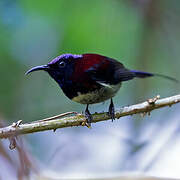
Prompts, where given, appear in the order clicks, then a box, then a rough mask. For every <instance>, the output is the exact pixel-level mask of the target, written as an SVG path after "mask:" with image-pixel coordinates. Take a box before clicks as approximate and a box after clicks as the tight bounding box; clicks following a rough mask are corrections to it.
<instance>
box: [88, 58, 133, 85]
mask: <svg viewBox="0 0 180 180" xmlns="http://www.w3.org/2000/svg"><path fill="white" fill-rule="evenodd" d="M86 73H88V75H89V77H90V78H91V79H92V80H94V81H97V82H101V83H106V84H118V83H120V82H122V81H127V80H130V79H133V78H134V77H135V73H134V72H131V71H130V70H128V69H126V68H125V67H124V65H123V64H122V63H120V62H118V61H116V60H114V59H112V58H107V57H106V58H105V59H104V60H102V61H101V62H100V63H98V64H95V65H94V66H92V67H90V68H89V69H87V70H86Z"/></svg>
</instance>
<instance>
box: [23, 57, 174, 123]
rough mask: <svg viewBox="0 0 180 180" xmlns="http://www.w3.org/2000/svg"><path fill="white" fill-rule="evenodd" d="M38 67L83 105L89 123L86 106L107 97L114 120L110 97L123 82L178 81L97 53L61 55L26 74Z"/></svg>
mask: <svg viewBox="0 0 180 180" xmlns="http://www.w3.org/2000/svg"><path fill="white" fill-rule="evenodd" d="M38 70H44V71H46V72H48V73H49V75H50V76H51V77H52V78H53V79H54V80H55V81H56V82H57V83H58V84H59V86H60V87H61V89H62V90H63V92H64V94H65V95H66V96H67V97H68V98H69V99H71V100H73V101H75V102H78V103H81V104H86V110H85V116H86V119H87V123H88V124H90V123H91V121H92V116H91V114H90V112H89V110H88V105H89V104H95V103H100V102H103V101H106V100H108V99H111V101H110V105H109V116H110V117H111V119H112V120H114V119H115V115H114V112H115V110H114V104H113V100H112V98H113V97H114V96H115V95H116V93H117V92H118V90H119V89H120V87H121V83H122V82H123V81H128V80H131V79H133V78H146V77H151V76H161V77H164V78H167V79H170V80H173V81H177V80H176V79H174V78H172V77H169V76H165V75H161V74H153V73H149V72H142V71H137V70H129V69H127V68H125V67H124V65H123V64H122V63H120V62H119V61H117V60H115V59H112V58H109V57H106V56H102V55H98V54H82V55H73V54H63V55H60V56H58V57H56V58H55V59H53V60H52V61H50V62H49V63H48V64H47V65H41V66H36V67H33V68H32V69H30V70H29V71H27V72H26V74H29V73H31V72H34V71H38Z"/></svg>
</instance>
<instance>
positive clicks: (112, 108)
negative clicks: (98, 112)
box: [108, 98, 115, 122]
mask: <svg viewBox="0 0 180 180" xmlns="http://www.w3.org/2000/svg"><path fill="white" fill-rule="evenodd" d="M108 115H109V116H110V117H111V119H112V122H113V120H115V108H114V103H113V100H112V98H111V103H110V105H109V111H108Z"/></svg>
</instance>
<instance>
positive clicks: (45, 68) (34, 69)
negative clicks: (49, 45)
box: [25, 65, 49, 75]
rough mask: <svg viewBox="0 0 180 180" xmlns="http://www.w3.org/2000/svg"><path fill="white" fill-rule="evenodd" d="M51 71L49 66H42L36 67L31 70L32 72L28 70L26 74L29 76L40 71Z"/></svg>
mask: <svg viewBox="0 0 180 180" xmlns="http://www.w3.org/2000/svg"><path fill="white" fill-rule="evenodd" d="M48 69H49V66H48V65H41V66H36V67H33V68H31V69H30V70H28V71H27V72H26V73H25V74H26V75H27V74H29V73H31V72H33V71H39V70H44V71H47V70H48Z"/></svg>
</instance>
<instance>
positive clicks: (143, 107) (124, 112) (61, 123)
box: [0, 94, 180, 139]
mask: <svg viewBox="0 0 180 180" xmlns="http://www.w3.org/2000/svg"><path fill="white" fill-rule="evenodd" d="M179 102H180V94H179V95H176V96H171V97H168V98H163V99H159V96H157V97H155V98H153V99H149V100H147V101H145V102H143V103H140V104H136V105H131V106H127V107H123V108H120V109H119V110H117V111H116V112H115V117H116V118H118V119H119V118H120V117H123V116H128V115H133V114H137V113H142V114H146V113H148V114H149V113H150V112H151V111H152V110H154V109H159V108H162V107H165V106H172V105H173V104H176V103H179ZM92 116H93V121H92V122H93V123H96V122H99V121H105V120H109V119H110V117H109V115H108V113H107V112H104V113H95V114H93V115H92ZM84 122H85V117H84V115H81V114H77V115H75V116H70V117H64V118H62V117H61V118H57V119H54V118H53V119H52V120H49V118H48V119H45V120H40V121H34V122H32V123H26V124H20V123H21V121H18V122H17V123H13V125H11V126H7V127H4V128H0V138H1V139H2V138H11V137H14V136H18V135H22V134H30V133H34V132H40V131H46V130H54V131H55V130H56V129H58V128H65V127H72V126H81V125H82V124H83V123H84Z"/></svg>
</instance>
